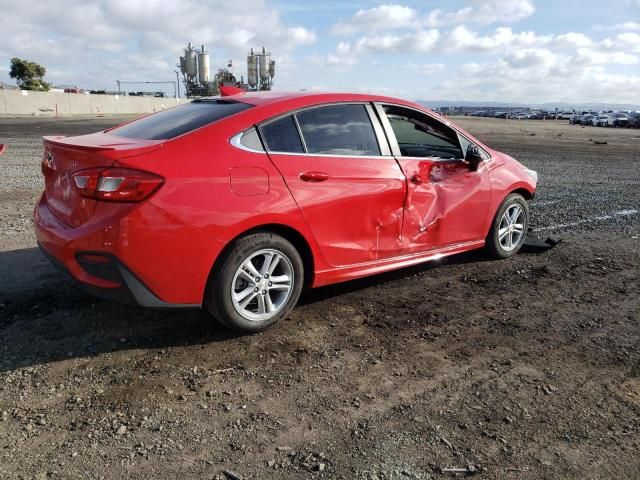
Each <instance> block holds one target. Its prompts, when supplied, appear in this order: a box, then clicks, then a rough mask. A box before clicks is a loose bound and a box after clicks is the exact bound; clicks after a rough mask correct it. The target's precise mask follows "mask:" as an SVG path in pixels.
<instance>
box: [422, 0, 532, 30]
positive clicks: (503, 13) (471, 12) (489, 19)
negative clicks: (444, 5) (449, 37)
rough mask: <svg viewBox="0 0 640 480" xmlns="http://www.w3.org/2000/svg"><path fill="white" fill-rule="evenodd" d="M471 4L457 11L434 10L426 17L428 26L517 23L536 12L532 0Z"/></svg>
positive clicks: (475, 1) (481, 0)
mask: <svg viewBox="0 0 640 480" xmlns="http://www.w3.org/2000/svg"><path fill="white" fill-rule="evenodd" d="M470 3H471V6H470V7H466V8H462V9H460V10H457V11H455V12H446V11H443V10H440V9H436V10H432V11H431V12H429V13H428V14H427V15H426V16H425V19H424V24H425V25H426V26H428V27H443V26H451V25H460V24H466V23H472V24H474V25H489V24H492V23H515V22H518V21H520V20H522V19H524V18H527V17H530V16H531V15H533V13H534V12H535V7H534V6H533V3H532V2H531V0H471V2H470Z"/></svg>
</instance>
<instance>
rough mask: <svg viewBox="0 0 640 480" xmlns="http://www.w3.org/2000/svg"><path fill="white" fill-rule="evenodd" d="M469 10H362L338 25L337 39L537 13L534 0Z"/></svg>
mask: <svg viewBox="0 0 640 480" xmlns="http://www.w3.org/2000/svg"><path fill="white" fill-rule="evenodd" d="M468 1H469V3H470V4H471V5H470V6H468V7H464V8H461V9H459V10H456V11H446V10H442V9H435V10H431V11H429V12H426V13H424V14H420V13H419V12H418V11H417V10H415V9H413V8H411V7H409V6H406V5H399V4H384V5H379V6H377V7H373V8H369V9H361V10H358V11H357V12H356V13H355V14H354V15H353V16H352V17H351V18H349V19H347V20H341V21H339V22H337V23H335V24H334V25H333V26H332V27H331V29H330V32H331V33H332V34H333V35H353V34H356V33H358V32H376V31H382V30H393V29H398V28H412V29H420V28H441V27H448V26H455V25H462V24H469V23H470V24H473V25H489V24H492V23H514V22H517V21H519V20H522V19H524V18H527V17H529V16H531V15H533V13H534V12H535V8H534V6H533V3H532V1H531V0H468Z"/></svg>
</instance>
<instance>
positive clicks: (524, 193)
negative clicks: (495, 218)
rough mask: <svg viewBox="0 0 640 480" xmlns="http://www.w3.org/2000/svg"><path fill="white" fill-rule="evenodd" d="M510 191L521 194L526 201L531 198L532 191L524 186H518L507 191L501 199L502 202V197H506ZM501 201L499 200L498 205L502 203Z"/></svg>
mask: <svg viewBox="0 0 640 480" xmlns="http://www.w3.org/2000/svg"><path fill="white" fill-rule="evenodd" d="M512 193H517V194H518V195H522V197H523V198H524V199H525V200H527V201H528V200H531V199H532V198H533V192H531V191H529V190H528V189H526V188H524V187H519V188H516V189H514V190H511V191H510V192H509V193H507V194H506V195H505V196H504V198H503V199H502V202H504V199H505V198H507V197H508V196H509V195H511V194H512ZM502 202H500V205H502Z"/></svg>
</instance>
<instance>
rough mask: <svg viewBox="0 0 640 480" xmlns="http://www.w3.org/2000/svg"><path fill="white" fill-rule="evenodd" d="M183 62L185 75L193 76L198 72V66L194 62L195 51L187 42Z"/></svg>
mask: <svg viewBox="0 0 640 480" xmlns="http://www.w3.org/2000/svg"><path fill="white" fill-rule="evenodd" d="M184 64H185V69H186V71H187V77H189V78H190V79H192V78H195V77H196V75H197V74H198V66H197V64H196V51H195V49H194V48H193V46H192V45H191V42H189V45H188V46H187V48H185V49H184Z"/></svg>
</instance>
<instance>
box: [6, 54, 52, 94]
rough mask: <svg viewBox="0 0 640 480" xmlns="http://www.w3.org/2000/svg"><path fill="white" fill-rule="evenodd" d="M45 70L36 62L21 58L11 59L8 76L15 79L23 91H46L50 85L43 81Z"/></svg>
mask: <svg viewBox="0 0 640 480" xmlns="http://www.w3.org/2000/svg"><path fill="white" fill-rule="evenodd" d="M45 73H47V69H46V68H44V67H43V66H42V65H38V64H37V63H36V62H30V61H29V60H23V59H21V58H12V59H11V70H10V71H9V76H10V77H11V78H15V79H16V83H17V84H18V86H19V87H20V88H21V89H23V90H40V91H47V90H49V88H51V85H50V84H49V83H47V82H45V81H44V80H43V77H44V74H45Z"/></svg>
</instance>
